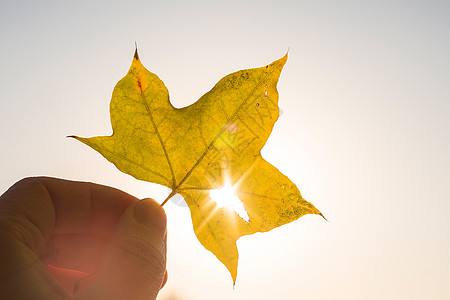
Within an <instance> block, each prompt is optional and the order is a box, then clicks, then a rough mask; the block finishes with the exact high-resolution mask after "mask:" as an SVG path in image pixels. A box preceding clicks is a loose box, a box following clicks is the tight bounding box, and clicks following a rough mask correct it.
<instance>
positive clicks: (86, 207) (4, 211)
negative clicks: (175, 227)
mask: <svg viewBox="0 0 450 300" xmlns="http://www.w3.org/2000/svg"><path fill="white" fill-rule="evenodd" d="M94 272H98V276H97V277H96V278H95V279H94V280H93V281H92V283H91V284H90V285H89V286H88V287H86V289H84V290H83V291H81V293H80V294H78V295H76V296H75V298H74V299H78V300H87V299H108V300H114V299H155V298H156V296H157V294H158V292H159V290H160V289H161V288H162V287H163V285H164V284H165V282H166V280H167V272H166V215H165V213H164V210H163V209H162V208H161V207H160V205H159V204H158V203H157V202H156V201H154V200H151V199H146V200H141V201H138V199H136V198H134V197H132V196H130V195H128V194H126V193H124V192H122V191H119V190H117V189H114V188H111V187H106V186H101V185H97V184H93V183H86V182H74V181H67V180H62V179H56V178H47V177H38V178H26V179H23V180H21V181H19V182H17V183H16V184H14V185H13V186H12V187H11V188H10V189H9V190H8V191H6V192H5V193H4V194H3V195H1V196H0V299H15V300H20V299H33V300H35V299H36V300H37V299H45V300H54V299H55V300H56V299H58V300H59V299H67V298H71V296H72V295H71V293H70V291H72V289H73V284H74V283H75V282H77V281H78V280H79V279H81V278H83V277H85V276H86V275H87V274H90V273H94Z"/></svg>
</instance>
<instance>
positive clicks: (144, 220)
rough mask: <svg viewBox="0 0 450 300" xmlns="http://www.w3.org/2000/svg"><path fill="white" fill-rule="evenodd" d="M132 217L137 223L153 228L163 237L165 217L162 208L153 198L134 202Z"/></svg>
mask: <svg viewBox="0 0 450 300" xmlns="http://www.w3.org/2000/svg"><path fill="white" fill-rule="evenodd" d="M133 217H134V219H135V220H136V221H137V222H138V223H141V224H143V225H145V226H148V227H151V228H153V229H154V230H155V231H156V232H158V233H159V234H160V236H161V237H164V234H165V233H166V226H167V217H166V213H165V212H164V209H163V208H162V207H161V206H160V205H159V203H158V202H156V201H155V200H153V199H150V198H146V199H142V200H139V201H138V202H136V204H135V206H134V212H133Z"/></svg>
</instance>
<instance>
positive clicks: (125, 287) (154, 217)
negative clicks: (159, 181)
mask: <svg viewBox="0 0 450 300" xmlns="http://www.w3.org/2000/svg"><path fill="white" fill-rule="evenodd" d="M166 222H167V219H166V214H165V213H164V210H163V208H162V207H161V206H160V205H159V204H158V203H157V202H156V201H154V200H152V199H144V200H141V201H137V202H136V203H134V204H133V205H131V206H130V207H129V208H128V209H127V210H126V211H125V212H124V214H123V215H122V217H121V218H120V220H119V222H118V224H117V227H116V229H115V231H114V233H113V235H112V237H111V240H110V242H109V244H108V246H107V247H106V249H105V255H104V258H103V260H102V264H101V266H100V270H99V272H98V273H99V275H98V277H97V278H96V280H95V281H93V282H92V284H91V285H90V286H89V287H88V288H87V289H86V290H85V291H83V292H82V293H81V294H80V295H79V297H77V298H76V299H80V300H81V299H83V300H87V299H111V300H114V299H155V298H156V296H157V294H158V292H159V290H160V288H161V285H162V283H163V280H164V274H165V270H166V244H165V242H164V236H165V233H166Z"/></svg>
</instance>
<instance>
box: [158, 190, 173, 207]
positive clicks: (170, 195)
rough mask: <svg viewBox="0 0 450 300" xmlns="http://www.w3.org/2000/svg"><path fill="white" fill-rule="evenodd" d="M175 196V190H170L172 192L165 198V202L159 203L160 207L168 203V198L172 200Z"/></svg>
mask: <svg viewBox="0 0 450 300" xmlns="http://www.w3.org/2000/svg"><path fill="white" fill-rule="evenodd" d="M176 194H177V192H175V190H172V192H170V194H169V196H167V198H166V200H164V201H163V203H161V207H163V206H164V204H166V203H167V201H169V199H170V198H172V197H173V196H175V195H176Z"/></svg>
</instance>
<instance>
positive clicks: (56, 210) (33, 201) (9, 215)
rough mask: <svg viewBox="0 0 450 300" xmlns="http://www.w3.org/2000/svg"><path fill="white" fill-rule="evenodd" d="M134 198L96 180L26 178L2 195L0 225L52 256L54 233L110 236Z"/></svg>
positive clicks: (33, 249)
mask: <svg viewBox="0 0 450 300" xmlns="http://www.w3.org/2000/svg"><path fill="white" fill-rule="evenodd" d="M135 201H137V199H136V198H134V197H132V196H131V195H129V194H126V193H124V192H122V191H120V190H117V189H114V188H110V187H106V186H101V185H97V184H93V183H87V182H74V181H67V180H62V179H56V178H47V177H36V178H27V179H24V180H21V181H19V182H18V183H16V184H15V185H14V186H13V187H11V188H10V189H9V190H8V191H7V192H6V193H5V194H3V195H2V196H1V197H0V228H2V227H3V228H5V230H7V231H8V230H9V231H12V232H14V233H15V236H16V237H17V238H18V239H20V240H21V241H22V242H23V243H25V244H26V245H27V246H28V247H29V248H30V249H31V250H32V251H34V252H36V253H38V254H39V255H40V256H43V255H49V253H45V249H46V245H45V242H46V241H48V240H49V239H50V237H51V235H52V234H77V233H86V232H89V233H92V234H96V235H101V236H105V237H108V236H109V235H111V233H112V231H113V230H114V227H115V225H116V223H117V221H118V219H119V218H120V216H121V214H122V213H123V212H124V211H125V209H126V208H127V207H128V206H129V205H130V204H132V203H133V202H135ZM54 250H57V249H54Z"/></svg>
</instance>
